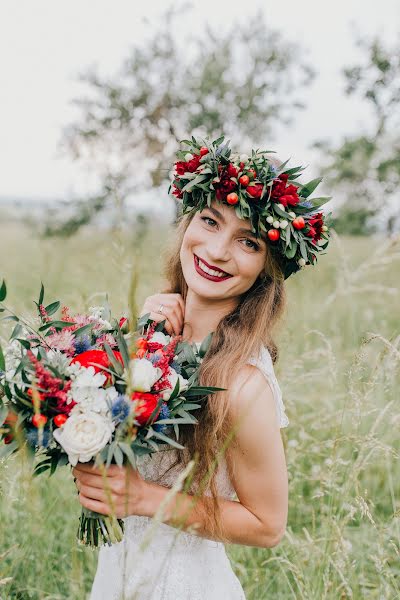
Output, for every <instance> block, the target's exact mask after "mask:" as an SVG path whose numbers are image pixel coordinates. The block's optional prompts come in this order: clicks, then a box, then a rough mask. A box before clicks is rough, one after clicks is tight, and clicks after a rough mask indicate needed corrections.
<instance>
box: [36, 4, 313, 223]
mask: <svg viewBox="0 0 400 600" xmlns="http://www.w3.org/2000/svg"><path fill="white" fill-rule="evenodd" d="M181 13H182V8H180V9H176V10H173V9H170V10H169V11H168V12H167V13H166V14H165V15H164V16H163V18H162V19H161V21H160V23H159V24H158V27H157V26H156V27H155V26H154V23H153V22H152V23H151V27H150V30H151V31H150V34H149V36H148V39H147V40H146V42H145V43H144V44H142V45H139V46H136V47H134V48H133V49H132V52H131V55H130V56H129V57H128V58H127V59H126V60H125V61H124V63H123V65H122V67H121V69H120V71H119V72H118V73H117V74H116V75H115V76H112V77H109V76H104V75H101V74H99V73H98V72H97V71H96V70H95V69H90V70H89V71H88V72H87V73H85V74H83V75H82V76H81V77H80V79H81V82H82V83H83V84H84V85H85V87H86V88H87V92H86V95H85V96H84V97H81V98H78V99H76V100H75V101H74V103H75V105H76V107H77V108H78V112H79V117H78V118H77V120H76V122H74V123H71V124H70V125H69V126H68V127H67V128H66V130H65V132H64V138H63V145H64V147H65V149H66V150H67V151H68V152H69V153H71V155H72V156H73V157H74V158H75V159H77V160H79V161H81V162H82V163H83V164H86V165H87V168H89V169H90V170H92V171H93V172H95V173H96V174H97V175H98V177H99V179H100V181H101V182H102V189H101V190H100V191H99V193H98V194H97V195H96V197H97V198H107V197H108V195H107V185H109V181H110V179H111V180H112V181H113V182H115V181H119V182H120V185H119V188H118V190H117V193H118V197H119V198H120V199H122V201H123V200H124V198H126V197H128V196H129V195H131V194H134V193H135V191H136V193H137V190H138V189H140V188H142V189H148V188H150V187H152V186H160V185H161V184H162V183H163V182H165V181H166V180H168V179H169V175H170V170H171V167H172V164H173V161H174V155H175V152H176V150H177V149H178V142H179V140H180V139H183V138H185V137H188V136H190V135H191V134H192V133H194V134H196V135H200V136H204V135H208V136H210V137H218V136H219V135H220V134H224V135H225V136H226V137H228V138H230V139H231V140H232V142H233V143H234V144H238V148H240V149H243V151H246V150H249V149H250V147H251V145H254V144H261V143H262V144H265V142H266V140H268V139H269V140H271V139H272V138H273V136H274V132H275V130H276V126H277V125H278V124H282V123H285V124H289V123H290V122H291V121H292V119H293V116H294V114H295V112H296V110H299V109H301V108H303V107H304V105H303V103H302V100H301V97H300V96H301V90H302V88H304V86H306V85H307V84H308V83H309V82H310V81H311V80H312V79H313V77H314V72H313V70H312V69H311V67H310V66H309V65H308V64H306V62H305V61H304V60H303V56H302V49H301V47H300V46H299V45H298V44H296V43H293V42H289V41H287V40H285V39H283V37H282V36H281V35H280V34H279V33H278V32H276V31H274V30H272V29H271V28H270V27H268V26H267V25H266V23H265V20H264V18H263V15H262V13H261V12H260V13H258V14H255V15H254V16H253V17H249V16H248V14H247V13H246V19H243V20H242V21H241V22H240V23H234V24H233V25H232V26H231V27H230V28H229V29H228V30H227V31H226V32H222V31H220V30H218V29H215V30H214V29H212V28H211V27H210V26H207V27H206V29H205V31H203V32H202V33H201V34H197V35H195V34H194V33H193V31H194V30H195V29H196V28H195V27H193V28H190V30H187V31H186V34H185V36H183V35H182V33H181V32H182V25H184V24H185V23H183V22H182V21H181V19H182V17H181ZM188 22H189V23H190V19H189V20H188ZM186 28H188V25H186ZM197 29H199V28H197ZM178 32H180V33H179V34H178ZM88 203H89V205H91V204H94V205H95V206H96V207H97V210H100V204H101V203H97V204H96V202H95V201H92V200H91V199H88ZM102 204H103V206H104V205H105V204H106V200H105V201H104V202H103V203H102ZM83 210H84V211H85V209H83ZM88 214H89V213H88V211H87V210H86V211H85V215H86V217H87V216H88ZM84 220H85V219H84ZM81 221H82V219H80V217H76V218H75V223H76V226H75V227H74V226H73V227H72V228H71V226H70V224H69V225H67V229H68V231H69V232H72V231H73V230H74V229H76V227H77V226H79V223H80V222H81ZM58 230H59V229H58ZM48 233H51V228H50V229H48Z"/></svg>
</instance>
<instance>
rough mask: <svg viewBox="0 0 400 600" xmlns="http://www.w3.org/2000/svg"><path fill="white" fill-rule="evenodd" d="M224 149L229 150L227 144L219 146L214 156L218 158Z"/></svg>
mask: <svg viewBox="0 0 400 600" xmlns="http://www.w3.org/2000/svg"><path fill="white" fill-rule="evenodd" d="M225 148H229V142H227V143H226V144H220V145H219V146H218V148H217V150H216V151H215V156H219V155H220V154H222V152H223V151H224V150H225Z"/></svg>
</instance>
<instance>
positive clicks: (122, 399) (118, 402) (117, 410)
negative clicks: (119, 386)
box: [111, 394, 131, 423]
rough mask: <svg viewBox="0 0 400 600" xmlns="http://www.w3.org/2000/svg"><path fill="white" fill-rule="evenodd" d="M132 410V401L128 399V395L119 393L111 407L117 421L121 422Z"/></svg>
mask: <svg viewBox="0 0 400 600" xmlns="http://www.w3.org/2000/svg"><path fill="white" fill-rule="evenodd" d="M130 412H131V405H130V402H128V401H127V399H126V396H123V395H122V394H118V396H117V397H116V399H115V400H114V402H113V405H112V407H111V416H112V418H113V420H114V421H116V423H121V422H122V421H125V419H126V418H127V417H128V416H129V413H130Z"/></svg>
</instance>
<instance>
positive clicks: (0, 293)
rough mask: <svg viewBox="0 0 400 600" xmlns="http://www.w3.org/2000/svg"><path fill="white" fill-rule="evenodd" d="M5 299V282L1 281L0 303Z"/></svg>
mask: <svg viewBox="0 0 400 600" xmlns="http://www.w3.org/2000/svg"><path fill="white" fill-rule="evenodd" d="M6 297H7V286H6V282H5V281H4V279H3V283H2V284H1V287H0V302H3V301H4V300H5V299H6Z"/></svg>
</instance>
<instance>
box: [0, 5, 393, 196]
mask: <svg viewBox="0 0 400 600" xmlns="http://www.w3.org/2000/svg"><path fill="white" fill-rule="evenodd" d="M176 4H177V3H176V2H175V3H174V5H176ZM166 6H168V4H167V2H165V0H164V1H163V0H153V1H152V2H151V3H149V2H147V3H138V2H135V1H134V0H131V1H127V0H112V2H111V0H110V1H106V0H97V1H96V2H88V1H86V2H84V1H82V0H79V1H78V0H68V2H54V0H35V1H32V0H0V75H1V79H0V81H1V91H0V170H1V177H0V198H1V197H4V196H14V197H24V198H28V197H29V198H38V197H40V198H57V199H61V198H68V197H74V196H77V195H80V194H82V193H83V194H84V193H85V192H87V191H88V190H93V189H94V187H95V186H96V184H97V181H96V180H95V178H93V174H90V173H88V172H87V170H86V172H85V171H83V170H82V169H81V167H80V166H79V165H78V164H77V163H76V162H74V161H73V160H72V159H71V158H70V157H69V156H66V155H63V154H62V153H61V151H60V141H61V137H62V130H63V128H64V127H66V126H67V125H68V124H69V123H71V122H72V121H73V120H74V118H75V116H76V112H75V108H74V107H73V106H72V104H71V100H72V99H73V98H77V97H79V95H80V94H81V91H82V88H81V85H80V84H79V83H78V82H77V75H78V74H79V73H80V72H83V71H85V70H86V69H87V68H88V67H90V66H93V65H97V66H98V67H99V69H100V71H101V72H102V73H104V74H106V75H109V76H110V77H111V76H112V75H113V74H114V73H116V72H117V71H118V69H119V67H120V65H121V63H122V61H123V60H124V59H125V58H126V57H127V56H128V55H129V52H130V50H131V49H132V47H133V46H134V45H135V44H140V42H141V40H143V39H144V35H145V28H144V26H143V19H144V18H146V19H147V20H148V22H150V23H151V21H152V20H154V19H155V18H157V17H158V16H160V15H161V14H162V13H163V12H164V10H165V8H166ZM260 7H261V8H262V9H263V10H264V12H265V15H266V20H267V23H269V24H270V25H271V26H272V27H273V28H276V29H277V30H279V31H280V32H281V33H282V34H283V35H284V37H285V38H286V39H288V40H296V41H298V42H300V43H301V44H302V46H303V47H304V48H305V50H306V55H305V58H307V59H308V60H309V62H311V63H312V64H313V66H314V68H315V69H316V70H317V71H318V76H317V77H316V79H315V81H314V83H313V84H312V85H311V86H310V87H309V89H308V90H307V93H306V94H304V96H303V98H304V100H305V101H306V103H307V109H306V110H304V111H298V112H297V113H296V118H295V122H294V124H293V125H292V126H291V127H290V128H289V129H288V128H286V129H282V131H280V132H279V137H278V138H277V139H276V140H275V141H274V148H275V149H276V151H277V153H278V156H280V157H281V158H284V157H285V158H287V157H291V158H292V160H293V164H303V165H308V164H309V165H310V167H309V169H310V170H309V169H307V174H309V175H310V178H311V177H313V176H316V175H315V173H314V172H313V160H314V159H315V154H314V153H313V152H312V151H311V149H310V144H311V143H312V142H313V141H314V140H316V139H321V138H324V139H331V140H335V141H339V140H340V139H342V138H343V136H344V135H349V134H351V133H355V132H359V131H361V130H362V131H366V130H368V121H369V117H370V113H369V109H368V107H367V106H364V105H363V104H362V103H361V102H360V101H359V100H358V99H357V98H351V97H350V98H349V97H346V96H345V95H344V92H343V89H344V80H343V78H342V76H341V69H342V68H343V67H344V66H345V65H349V64H353V63H354V62H357V61H358V59H359V58H360V50H359V49H358V48H357V47H356V45H355V37H356V35H357V34H358V35H361V36H364V37H365V36H371V35H374V34H376V33H379V34H380V35H381V36H382V37H383V38H386V39H388V40H394V37H395V35H399V32H400V1H399V0H380V1H379V2H365V0H335V2H321V0H308V1H307V0H304V1H303V2H302V3H300V2H297V1H295V0H286V2H284V3H278V2H276V0H275V1H274V2H271V1H270V0H264V1H258V0H249V1H248V2H246V4H245V5H244V4H243V3H241V2H240V3H239V2H234V1H232V0H231V2H228V1H226V0H218V2H215V0H202V1H201V2H197V3H194V4H193V10H192V11H190V12H189V13H188V15H189V16H188V17H186V16H184V17H183V19H182V26H184V27H189V26H190V27H193V26H194V25H193V24H194V23H195V24H196V28H198V30H199V31H200V30H201V28H202V27H203V26H204V24H205V23H206V21H207V20H208V21H209V22H210V23H211V24H212V26H213V27H218V28H226V27H228V26H229V25H231V24H232V21H234V20H235V19H245V18H246V16H247V15H249V14H253V12H256V11H257V10H258V9H259V8H260ZM196 31H197V30H196Z"/></svg>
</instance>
